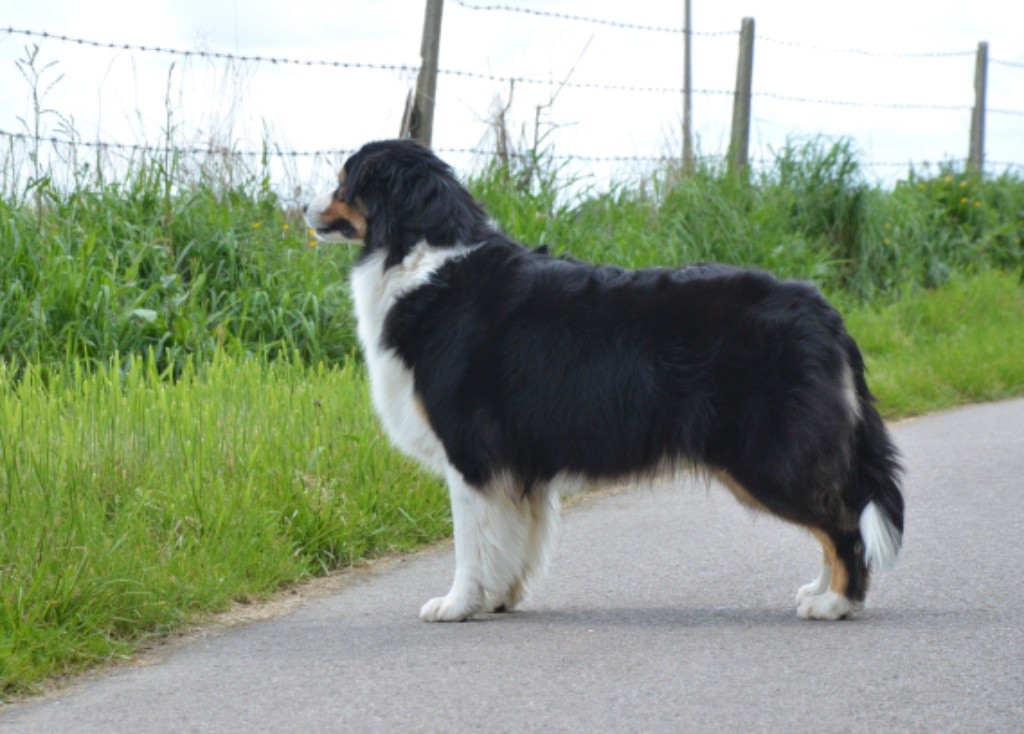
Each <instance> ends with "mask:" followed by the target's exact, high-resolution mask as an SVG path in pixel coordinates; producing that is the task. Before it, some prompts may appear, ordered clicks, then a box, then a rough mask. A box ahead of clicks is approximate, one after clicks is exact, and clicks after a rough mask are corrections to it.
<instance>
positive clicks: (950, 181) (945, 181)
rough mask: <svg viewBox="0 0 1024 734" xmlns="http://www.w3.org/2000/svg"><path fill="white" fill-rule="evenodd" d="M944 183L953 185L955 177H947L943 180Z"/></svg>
mask: <svg viewBox="0 0 1024 734" xmlns="http://www.w3.org/2000/svg"><path fill="white" fill-rule="evenodd" d="M942 182H943V183H953V177H952V176H946V177H945V178H944V179H942Z"/></svg>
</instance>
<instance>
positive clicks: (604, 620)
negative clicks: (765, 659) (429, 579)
mask: <svg viewBox="0 0 1024 734" xmlns="http://www.w3.org/2000/svg"><path fill="white" fill-rule="evenodd" d="M471 621H475V622H485V623H494V624H508V625H514V626H520V627H559V628H581V629H583V628H585V629H597V628H606V629H615V628H633V629H636V628H647V629H657V628H708V627H754V626H756V627H790V626H793V625H795V624H798V623H802V624H806V622H805V621H803V620H801V619H799V618H797V616H796V614H795V613H794V612H793V610H790V609H782V608H779V609H760V608H753V607H744V606H739V605H730V606H713V607H679V606H642V607H612V608H608V607H601V608H587V609H583V608H580V609H550V608H541V609H531V608H527V609H523V610H516V611H514V612H501V613H494V614H483V615H480V616H478V617H474V618H473V619H472V620H471Z"/></svg>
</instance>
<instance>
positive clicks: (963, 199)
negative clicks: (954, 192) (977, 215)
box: [960, 196, 967, 204]
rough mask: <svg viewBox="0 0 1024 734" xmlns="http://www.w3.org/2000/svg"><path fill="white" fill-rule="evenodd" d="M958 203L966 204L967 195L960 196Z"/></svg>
mask: <svg viewBox="0 0 1024 734" xmlns="http://www.w3.org/2000/svg"><path fill="white" fill-rule="evenodd" d="M960 203H961V204H966V203H967V197H966V196H962V197H960Z"/></svg>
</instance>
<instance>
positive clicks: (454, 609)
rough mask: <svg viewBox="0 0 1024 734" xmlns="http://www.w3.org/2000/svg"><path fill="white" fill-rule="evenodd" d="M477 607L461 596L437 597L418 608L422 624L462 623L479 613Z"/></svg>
mask: <svg viewBox="0 0 1024 734" xmlns="http://www.w3.org/2000/svg"><path fill="white" fill-rule="evenodd" d="M478 606H479V605H478V604H474V603H472V602H471V601H470V600H468V599H466V597H465V596H462V595H461V594H448V596H439V597H436V598H434V599H431V600H430V601H428V602H427V603H426V604H424V605H423V606H422V607H420V619H422V620H423V621H424V622H462V621H463V620H466V619H469V618H470V617H472V616H473V615H474V614H476V613H477V612H478V611H480V610H479V609H478Z"/></svg>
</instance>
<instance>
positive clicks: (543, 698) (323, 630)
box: [0, 400, 1024, 734]
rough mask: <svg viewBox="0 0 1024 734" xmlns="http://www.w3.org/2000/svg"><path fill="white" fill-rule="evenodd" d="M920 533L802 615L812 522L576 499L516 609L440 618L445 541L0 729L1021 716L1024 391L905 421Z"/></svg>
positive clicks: (1003, 728)
mask: <svg viewBox="0 0 1024 734" xmlns="http://www.w3.org/2000/svg"><path fill="white" fill-rule="evenodd" d="M895 436H896V441H897V443H898V445H899V447H900V449H901V450H902V451H903V452H904V457H905V462H906V465H907V468H908V476H907V484H906V488H905V493H906V497H907V504H908V511H907V535H906V542H905V545H904V552H903V555H902V556H901V560H900V563H899V565H897V567H896V570H894V571H892V572H890V573H887V574H884V575H880V576H876V578H875V581H874V585H873V589H872V593H871V594H870V595H869V606H868V609H867V610H866V611H865V612H864V613H863V614H862V615H861V616H860V617H859V618H858V619H856V620H854V621H845V622H807V621H803V620H800V619H798V618H797V616H796V609H795V606H794V605H793V603H792V599H793V595H794V594H795V592H796V590H797V588H798V587H799V586H800V585H801V584H803V583H806V582H808V581H810V580H812V579H813V578H814V577H815V576H816V575H817V572H818V563H819V550H818V546H817V543H816V542H815V541H814V540H813V539H812V538H811V537H810V536H809V535H807V534H806V533H805V532H803V531H800V530H799V529H796V528H793V527H790V526H787V525H784V524H782V523H781V522H779V521H776V520H774V519H772V518H769V517H764V516H755V515H754V514H752V512H751V511H749V510H746V509H744V508H742V507H741V506H740V505H739V504H738V503H737V502H736V501H735V500H734V499H733V498H732V496H731V495H729V494H728V493H727V492H725V491H723V490H721V489H720V488H717V487H712V488H711V489H710V490H706V489H705V487H704V486H702V485H698V484H690V483H687V484H684V485H683V486H678V485H677V486H658V487H655V488H653V489H652V488H649V487H648V488H635V489H628V490H624V491H621V492H617V493H613V494H606V495H602V496H599V497H594V498H589V499H587V500H585V501H584V502H583V503H582V504H581V505H579V506H577V507H574V508H572V509H570V510H569V511H567V512H566V514H565V517H564V522H563V527H562V533H561V536H560V542H559V545H558V548H557V550H556V553H555V556H554V560H553V563H552V567H551V570H550V573H549V576H548V581H547V583H546V584H545V585H544V587H543V588H542V589H541V590H540V593H539V594H538V595H536V596H535V598H534V599H532V600H530V601H528V602H527V603H526V604H525V605H524V607H523V608H522V610H521V611H518V612H516V613H513V614H506V615H487V616H484V617H481V618H479V619H476V620H473V621H470V622H466V623H462V624H450V625H444V624H427V623H424V622H421V621H419V619H418V618H417V611H418V609H419V606H420V604H421V603H422V602H423V601H425V600H426V599H427V598H429V597H431V596H434V595H437V594H440V593H443V592H445V591H446V590H447V588H448V584H449V581H450V574H451V571H452V564H453V559H452V552H451V549H450V548H442V549H439V550H437V551H434V552H431V553H426V554H422V555H418V556H414V557H412V558H409V559H407V560H404V561H402V562H400V563H396V564H392V565H391V566H390V567H389V568H387V569H386V570H383V571H381V572H378V573H373V574H370V575H362V576H359V577H357V578H355V579H354V580H353V581H352V583H351V584H350V585H348V586H347V587H346V588H343V589H341V590H340V591H338V592H337V593H335V594H333V595H330V596H328V597H324V598H320V599H316V600H313V601H310V602H308V603H306V604H303V605H301V606H299V607H298V608H297V609H295V610H294V611H291V612H290V613H288V614H285V615H283V616H280V617H277V618H275V619H271V620H269V621H265V622H260V623H254V624H249V625H243V626H241V627H235V628H232V629H227V630H214V631H210V632H208V633H206V634H202V635H198V636H197V637H196V638H195V639H193V640H191V641H190V642H188V643H187V644H180V645H176V646H170V647H168V648H167V649H165V650H163V651H161V652H160V653H158V654H157V655H156V656H155V657H153V656H150V659H149V660H148V661H146V663H145V664H142V665H133V666H122V667H120V668H118V669H115V670H114V671H112V672H109V673H106V674H102V675H99V676H89V677H87V678H86V679H85V680H84V681H82V682H81V683H79V684H78V685H76V686H74V687H72V688H71V689H68V690H65V691H62V692H61V693H59V694H58V695H56V696H53V697H48V698H44V699H40V700H35V701H28V702H25V703H21V704H18V705H15V706H13V707H10V708H8V709H7V710H6V711H4V712H3V713H0V731H3V732H104V734H108V733H110V732H321V731H323V732H347V731H358V732H364V731H401V732H439V731H445V732H463V731H465V732H474V731H486V732H489V733H493V732H511V731H541V730H543V731H546V732H547V731H550V732H558V731H616V732H619V731H621V732H632V731H637V732H639V731H643V732H658V731H672V732H679V731H685V732H703V731H724V730H730V731H743V732H745V731H787V732H789V731H854V732H858V731H865V732H866V731H875V732H877V731H886V732H892V731H922V732H952V731H971V732H1019V731H1024V586H1022V583H1021V569H1022V566H1024V551H1022V549H1021V541H1022V536H1024V479H1022V478H1024V400H1016V401H1010V402H1004V403H997V404H989V405H981V406H975V407H970V408H966V409H962V410H957V411H954V412H949V413H944V414H939V415H936V416H932V417H929V418H926V419H921V420H916V421H912V422H908V423H905V424H902V425H899V426H897V427H896V428H895Z"/></svg>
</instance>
